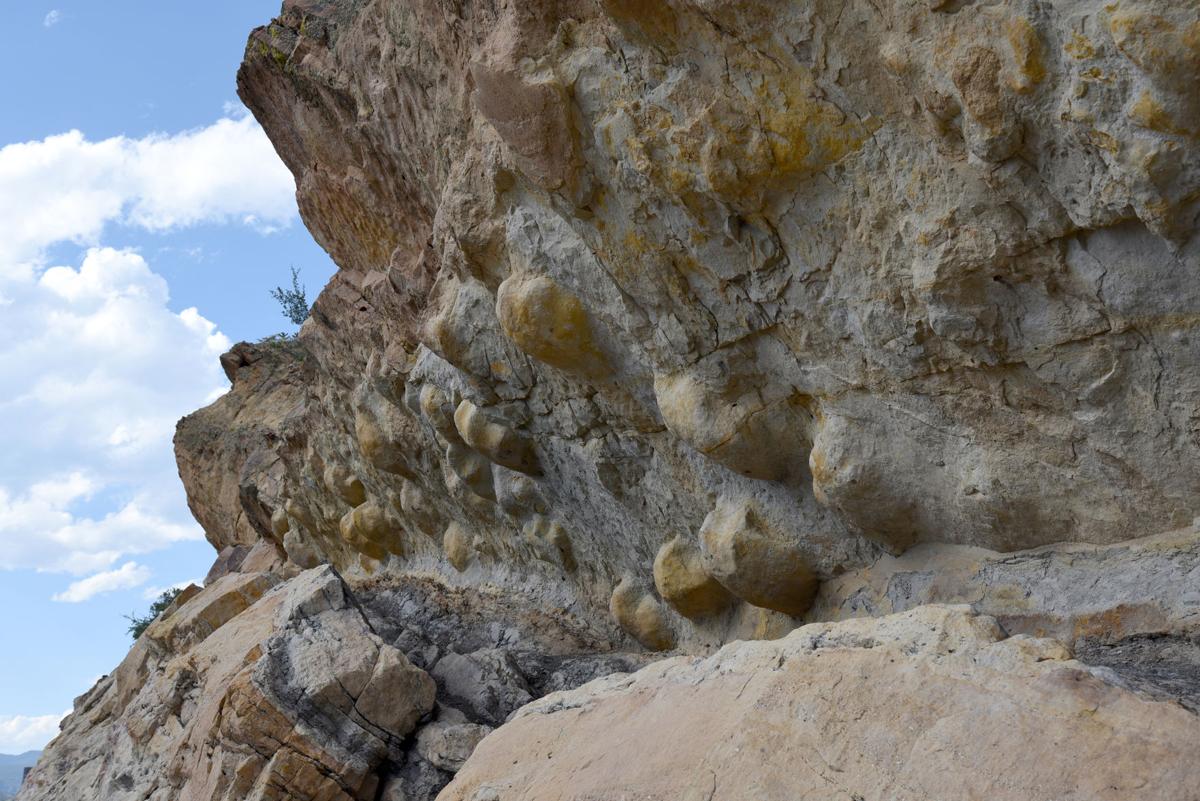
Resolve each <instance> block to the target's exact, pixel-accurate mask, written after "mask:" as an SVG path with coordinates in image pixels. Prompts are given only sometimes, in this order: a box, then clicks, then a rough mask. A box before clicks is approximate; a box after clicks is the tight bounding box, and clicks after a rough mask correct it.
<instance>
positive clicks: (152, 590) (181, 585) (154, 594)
mask: <svg viewBox="0 0 1200 801" xmlns="http://www.w3.org/2000/svg"><path fill="white" fill-rule="evenodd" d="M203 583H204V579H200V578H194V579H188V580H187V581H177V582H175V583H174V584H171V585H168V586H166V587H147V588H146V589H144V590H142V598H144V599H145V600H147V601H157V600H158V599H159V596H161V595H162V594H163V593H164V592H173V591H175V590H184V589H187V588H188V587H190V586H191V585H193V584H195V585H196V586H200V585H202V584H203Z"/></svg>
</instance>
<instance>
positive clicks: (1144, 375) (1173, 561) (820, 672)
mask: <svg viewBox="0 0 1200 801" xmlns="http://www.w3.org/2000/svg"><path fill="white" fill-rule="evenodd" d="M238 87H239V92H240V94H241V96H242V98H243V100H244V101H245V102H246V104H247V105H248V106H249V107H250V108H251V110H252V111H253V112H254V114H255V115H256V116H257V118H258V119H259V120H260V121H261V123H262V125H263V126H264V128H265V129H266V131H267V133H268V135H269V136H270V137H271V139H272V141H273V142H274V143H275V146H276V148H277V150H278V151H279V154H280V156H281V157H282V158H283V159H284V161H285V162H286V163H287V165H288V166H289V168H290V169H291V170H292V172H293V173H294V175H295V177H296V183H297V197H298V199H299V204H300V209H301V213H302V215H303V218H304V221H305V223H306V224H307V225H308V227H309V229H310V230H311V231H312V233H313V235H314V236H315V237H316V238H317V240H318V242H320V243H321V245H322V246H323V247H325V248H326V249H327V250H328V251H329V253H330V254H331V255H332V256H333V258H334V260H335V261H336V262H337V264H338V266H339V268H340V269H339V272H338V273H337V275H336V276H335V277H334V278H333V279H332V281H331V282H330V284H329V286H328V287H326V288H325V290H324V291H323V292H322V293H321V295H320V297H319V298H318V299H317V301H316V303H315V305H314V307H313V310H312V315H311V318H310V319H309V321H308V322H306V323H305V325H304V326H303V328H302V330H301V332H300V335H299V337H298V338H297V340H296V341H294V342H284V343H259V344H258V345H251V344H242V345H238V346H237V347H235V348H234V349H233V350H232V351H231V352H230V353H228V354H226V356H225V357H223V359H222V363H223V365H224V367H225V370H226V372H227V373H228V375H229V377H230V379H231V381H232V383H233V388H232V390H231V391H230V393H229V394H227V395H226V396H225V397H223V398H221V399H220V400H218V401H217V402H216V403H215V404H213V405H212V406H210V407H208V408H206V409H203V410H201V411H199V412H196V413H195V414H193V415H191V416H189V417H187V418H185V419H184V420H183V421H181V423H180V425H179V429H178V433H177V436H176V452H177V455H178V460H179V468H180V474H181V477H182V478H183V481H184V484H185V486H186V488H187V491H188V498H189V502H190V505H191V508H192V510H193V512H194V513H195V515H196V518H197V519H198V520H199V521H200V522H201V524H202V525H203V526H204V529H205V531H206V533H207V536H208V538H209V541H210V542H211V543H212V544H213V546H214V548H215V549H216V550H217V551H218V552H219V556H218V560H217V563H216V565H215V566H214V569H213V573H212V574H211V575H210V579H209V580H208V581H207V582H206V584H205V587H204V588H202V589H201V588H195V589H194V590H192V591H189V592H188V593H187V594H186V595H185V596H184V597H183V598H182V599H181V602H180V603H179V604H178V605H177V608H175V609H173V610H169V611H168V612H167V613H166V614H165V615H164V617H163V619H161V620H160V621H159V622H158V623H156V624H155V625H154V626H153V627H152V628H151V629H150V630H149V631H148V632H147V634H146V635H145V636H144V637H143V638H142V639H141V640H140V641H139V642H138V643H137V645H135V647H134V649H133V651H131V653H130V655H129V657H128V658H127V659H126V661H125V662H124V663H123V664H122V665H121V667H120V668H118V670H117V671H116V672H115V673H114V674H113V675H112V676H111V677H108V678H106V679H104V680H102V681H101V682H100V684H98V685H97V687H96V688H95V689H93V690H92V691H91V692H90V693H88V694H87V695H86V696H84V697H82V698H81V699H79V701H78V702H77V704H76V710H75V713H74V714H73V715H72V716H71V717H70V718H69V719H68V720H67V722H66V723H65V728H64V734H63V736H62V737H60V738H59V739H58V740H56V741H55V743H54V744H53V746H52V747H51V748H50V749H49V750H48V752H47V754H46V755H45V756H44V757H43V759H42V762H41V764H40V766H39V768H38V770H37V771H35V773H34V774H33V775H32V776H31V781H30V783H29V784H28V785H27V787H26V788H25V790H24V791H23V793H22V795H21V796H20V798H21V800H22V801H50V799H55V800H57V799H63V800H64V801H66V800H67V799H71V800H72V801H75V800H76V799H87V798H105V799H110V798H111V799H134V798H137V799H142V800H143V801H160V799H161V800H163V801H165V799H176V798H179V799H186V800H187V801H192V800H194V801H216V799H229V800H230V801H232V799H243V798H253V799H293V798H295V799H330V800H333V799H355V800H356V801H365V800H366V799H380V798H382V799H385V800H388V799H390V800H391V801H396V800H397V799H406V800H407V801H417V799H432V798H434V797H435V796H437V795H438V793H439V792H440V791H442V788H443V787H444V786H445V785H446V784H447V783H448V782H450V780H451V778H452V777H453V776H454V775H455V774H456V773H457V774H458V778H457V779H455V780H454V781H453V783H452V784H450V786H449V787H448V788H447V789H446V790H445V791H444V794H443V795H442V796H441V797H442V798H445V799H449V800H450V801H457V799H464V801H466V800H467V799H469V800H470V801H515V800H516V799H580V800H582V799H602V798H615V797H628V798H646V799H652V798H688V799H692V798H696V799H710V800H711V799H715V798H723V799H747V798H762V799H769V798H780V799H782V798H795V797H802V796H805V794H806V793H807V794H809V795H812V796H813V797H821V798H827V797H828V798H843V797H844V798H852V799H860V800H861V801H873V799H876V798H911V799H939V801H942V800H943V799H951V798H964V799H966V798H975V797H983V796H987V797H995V798H1012V799H1022V798H1035V797H1037V798H1040V797H1047V798H1048V797H1056V798H1059V797H1061V798H1080V799H1083V798H1089V799H1091V798H1113V799H1117V798H1129V797H1132V795H1137V794H1140V795H1141V796H1144V797H1154V798H1164V799H1167V798H1179V799H1185V798H1188V797H1189V795H1188V793H1190V792H1193V791H1194V787H1195V783H1196V779H1197V777H1196V776H1195V775H1194V770H1195V763H1196V759H1195V758H1196V756H1197V755H1200V754H1198V753H1197V751H1196V746H1195V745H1194V744H1195V743H1196V742H1200V715H1198V710H1200V531H1198V530H1197V528H1196V527H1195V525H1194V524H1193V519H1194V518H1195V516H1196V515H1197V513H1200V372H1198V371H1197V370H1196V365H1197V364H1200V332H1198V331H1197V326H1198V323H1200V238H1198V237H1197V236H1196V232H1197V227H1198V226H1197V221H1198V219H1200V144H1198V141H1200V6H1197V4H1196V3H1194V2H1186V3H1179V2H1168V0H1119V2H1096V1H1095V0H1007V1H1006V2H1000V1H999V0H997V1H996V2H982V1H981V0H980V1H974V2H973V1H972V0H851V1H849V2H847V1H846V0H828V1H823V0H809V1H807V2H797V3H788V4H784V3H778V2H768V0H737V1H736V2H728V0H723V1H722V2H715V1H714V0H531V1H530V2H515V0H454V1H452V0H287V1H286V2H285V3H284V5H283V9H282V12H281V15H280V16H279V17H278V18H277V19H276V20H274V21H273V22H272V23H271V24H269V25H268V26H266V27H264V28H260V29H258V30H256V31H254V32H253V33H252V34H251V37H250V41H249V43H248V46H247V50H246V56H245V61H244V63H243V65H242V68H241V71H240V72H239V75H238ZM805 624H808V625H805ZM789 632H791V633H790V634H789ZM778 638H783V639H781V640H779V642H770V643H741V644H731V645H726V644H727V643H732V642H733V641H735V640H775V639H778ZM722 646H725V647H724V648H723V649H722ZM718 649H721V650H718ZM662 651H674V652H677V654H682V656H676V657H675V658H673V659H671V660H668V661H665V662H660V663H656V664H653V665H650V666H649V667H646V666H647V665H649V663H650V662H651V661H652V660H653V659H654V658H656V657H654V656H652V654H653V653H654V652H662ZM714 653H715V655H713V654H714ZM702 657H708V658H707V660H703V659H702ZM639 668H644V670H642V672H639V673H636V674H635V675H634V676H633V677H628V676H626V675H625V674H627V673H629V672H630V671H634V670H637V669H639ZM609 674H621V675H620V676H609ZM606 676H608V677H607V678H603V677H606ZM592 679H599V683H593V684H590V685H588V686H587V687H585V688H583V689H575V688H577V687H579V685H581V684H584V683H585V682H588V681H590V680H592ZM843 679H844V681H843ZM748 688H752V691H751V690H750V689H748ZM563 693H565V694H563ZM548 694H550V695H549V697H547V698H546V699H545V700H543V701H539V702H537V703H536V704H534V705H533V706H527V705H528V704H530V703H531V702H533V701H535V700H536V699H538V698H541V697H543V696H547V695H548ZM522 707H524V709H523V711H522V712H520V713H519V714H517V715H516V716H515V717H512V716H513V713H514V712H516V710H518V709H521V708H522ZM506 721H508V722H506ZM497 727H499V728H498V730H497V731H496V732H495V733H494V734H490V735H489V732H491V731H492V729H495V728H497ZM981 732H988V734H986V736H982V735H981ZM485 736H486V739H484V738H485ZM481 739H483V744H482V745H480V746H479V749H478V751H476V752H475V756H471V755H472V752H473V751H475V747H476V744H477V743H479V742H480V740H481ZM664 744H667V745H665V746H664ZM1114 753H1118V754H1119V758H1115V757H1114V756H1113V754H1114ZM1039 759H1042V760H1044V761H1042V762H1040V763H1039ZM1035 763H1039V764H1035ZM464 764H465V767H464ZM697 764H700V765H708V766H709V767H710V770H709V771H708V772H705V771H700V772H698V773H697V772H695V770H694V768H695V766H696V765H697ZM1189 771H1192V773H1189ZM710 774H711V777H710ZM947 776H952V777H955V778H954V779H953V780H951V779H947ZM963 776H970V777H971V779H970V781H963V780H962V777H963ZM1135 788H1136V789H1135Z"/></svg>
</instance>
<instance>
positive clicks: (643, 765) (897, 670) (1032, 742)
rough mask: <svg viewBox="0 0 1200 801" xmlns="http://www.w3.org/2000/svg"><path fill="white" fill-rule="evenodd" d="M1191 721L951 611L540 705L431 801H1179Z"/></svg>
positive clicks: (842, 626)
mask: <svg viewBox="0 0 1200 801" xmlns="http://www.w3.org/2000/svg"><path fill="white" fill-rule="evenodd" d="M1198 742H1200V717H1197V716H1196V715H1195V714H1192V713H1191V712H1188V711H1186V710H1185V709H1183V708H1182V707H1179V706H1177V705H1175V704H1172V703H1164V702H1160V701H1156V700H1153V699H1151V698H1148V697H1145V696H1142V695H1139V694H1138V693H1136V692H1133V691H1130V690H1129V689H1126V688H1125V687H1123V686H1122V685H1121V683H1120V682H1119V681H1115V680H1114V677H1113V676H1112V674H1111V673H1110V672H1108V671H1106V670H1103V669H1095V668H1089V667H1088V666H1087V665H1084V664H1082V663H1080V662H1077V661H1075V660H1073V659H1071V658H1070V653H1069V652H1068V651H1067V650H1066V649H1065V648H1063V647H1062V645H1060V644H1059V643H1057V642H1055V641H1053V640H1045V639H1035V638H1031V637H1028V636H1025V635H1020V636H1016V637H1011V638H1008V639H1003V635H1002V633H1001V629H1000V627H999V625H998V624H997V623H996V622H995V621H994V620H992V619H990V618H987V617H977V616H974V615H973V614H971V613H970V612H969V611H968V610H966V609H965V608H964V607H939V606H926V607H921V608H919V609H916V610H913V611H911V612H906V613H903V614H900V615H895V616H892V617H884V618H877V619H871V620H854V621H848V622H842V623H834V624H813V625H810V626H805V627H804V628H801V629H799V630H797V631H795V632H793V633H792V634H790V635H789V636H788V637H786V638H784V639H783V640H779V641H775V642H769V643H737V644H734V645H730V646H727V647H725V648H724V649H722V650H721V651H720V652H718V653H717V654H716V655H714V656H712V657H710V658H708V659H703V660H697V659H692V658H688V657H677V658H675V659H669V660H665V661H663V662H658V663H655V664H654V665H652V666H650V667H648V668H645V669H644V670H642V671H639V672H638V673H636V674H634V675H632V676H620V677H615V676H614V677H610V678H607V679H601V680H600V681H597V682H594V683H592V684H589V685H587V686H585V687H582V688H580V689H578V690H574V691H571V692H566V693H556V694H555V695H552V696H549V697H547V698H544V699H542V700H540V701H537V702H535V703H533V704H530V705H529V706H527V707H525V708H524V709H522V710H521V711H520V712H519V713H517V715H516V716H515V717H514V718H513V720H511V721H510V722H509V723H508V724H507V725H505V726H504V727H502V728H501V729H499V730H497V731H496V732H495V733H493V734H491V735H490V736H489V737H487V738H486V739H485V740H484V741H483V742H482V743H481V744H480V745H479V747H478V748H477V749H476V751H475V753H474V755H473V756H472V757H471V759H470V760H469V761H468V762H467V764H466V766H465V767H464V768H463V770H461V771H460V772H459V773H458V775H457V776H456V777H455V780H454V781H453V782H452V783H451V785H450V786H449V787H448V788H446V790H445V791H444V792H443V793H442V794H441V795H440V796H439V799H440V801H488V800H489V799H503V800H504V801H568V800H570V801H582V800H583V799H601V798H605V799H609V798H637V799H646V801H657V800H659V799H661V800H662V801H666V800H667V799H685V800H686V801H691V799H712V801H725V800H727V801H751V800H752V801H759V800H760V799H761V800H763V801H766V800H767V799H777V800H778V801H791V800H792V799H796V798H839V799H840V798H846V799H875V798H879V799H883V798H886V799H895V801H910V800H911V801H927V800H928V799H938V801H957V800H958V799H963V800H964V801H965V800H966V799H975V798H987V799H992V800H994V801H1029V799H1034V798H1054V799H1062V801H1127V799H1130V798H1154V799H1162V801H1185V799H1191V798H1194V797H1195V791H1196V786H1197V782H1200V762H1197V760H1196V755H1197V747H1198V746H1197V743H1198Z"/></svg>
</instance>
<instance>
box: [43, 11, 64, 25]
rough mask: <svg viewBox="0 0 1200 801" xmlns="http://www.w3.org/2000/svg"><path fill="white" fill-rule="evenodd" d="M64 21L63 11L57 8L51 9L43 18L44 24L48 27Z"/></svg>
mask: <svg viewBox="0 0 1200 801" xmlns="http://www.w3.org/2000/svg"><path fill="white" fill-rule="evenodd" d="M61 21H62V12H61V11H59V10H58V9H57V8H55V9H51V10H50V11H49V12H48V13H47V14H46V16H45V17H43V18H42V25H44V26H45V27H47V28H53V27H54V26H55V25H57V24H58V23H59V22H61Z"/></svg>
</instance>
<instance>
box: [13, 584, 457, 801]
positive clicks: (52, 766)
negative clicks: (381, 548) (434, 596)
mask: <svg viewBox="0 0 1200 801" xmlns="http://www.w3.org/2000/svg"><path fill="white" fill-rule="evenodd" d="M434 692H435V688H434V682H433V679H432V678H430V677H429V675H428V674H426V673H425V672H424V671H422V670H420V669H418V668H416V667H414V666H413V665H411V664H410V663H409V661H408V660H407V659H406V658H405V656H404V655H403V654H402V653H400V652H399V651H398V650H396V649H395V648H393V647H391V646H390V645H387V644H385V643H383V642H382V641H381V640H379V638H378V637H376V636H375V635H374V634H373V633H372V632H371V629H370V627H369V625H368V623H367V621H366V620H365V619H364V618H363V616H362V613H361V612H360V611H359V610H358V609H357V608H356V607H355V606H354V605H353V602H352V600H351V599H350V597H349V595H348V592H347V590H346V588H345V587H344V585H343V584H342V581H341V579H340V578H338V577H337V575H336V574H335V573H334V572H333V571H332V570H331V569H330V568H328V567H325V568H318V569H316V570H313V571H309V572H306V573H303V574H301V575H299V576H298V577H296V578H295V579H293V580H291V581H289V582H287V583H285V584H282V585H280V584H279V583H278V580H277V579H273V578H272V577H270V576H267V575H261V574H232V575H229V576H226V577H225V578H222V579H219V580H217V581H216V582H214V583H213V584H212V585H211V586H209V587H207V588H205V589H204V590H203V591H202V592H200V593H198V594H197V595H196V596H195V597H193V598H192V599H191V600H189V601H187V602H186V603H185V604H183V605H182V606H181V607H179V608H178V609H176V610H175V611H174V612H173V613H171V614H170V615H169V616H167V617H165V618H164V619H160V620H159V621H157V622H156V623H154V624H152V626H151V627H150V629H149V630H148V631H147V633H146V635H145V636H143V637H142V638H141V639H140V640H138V642H137V644H136V645H135V646H134V648H133V650H132V651H130V653H129V656H128V657H127V658H126V659H125V661H124V662H123V663H122V664H121V666H120V667H118V668H117V670H116V671H115V672H114V673H113V675H111V676H108V677H106V678H104V679H102V680H101V681H100V682H99V683H98V684H97V685H96V686H95V687H94V688H93V689H92V690H91V691H90V692H88V693H87V694H86V695H84V696H82V697H81V698H79V699H78V701H77V702H76V706H75V711H74V714H73V715H72V716H71V717H70V718H69V719H68V720H67V722H66V723H65V724H64V729H63V733H62V734H61V735H60V736H59V738H58V739H57V740H56V741H55V742H54V743H53V744H52V745H51V746H50V748H48V749H47V758H45V759H43V760H42V761H41V762H40V763H39V765H38V768H37V770H35V771H34V773H33V774H32V775H31V776H30V777H29V780H28V781H27V782H26V785H25V788H24V789H23V790H22V792H21V795H20V796H19V797H20V798H42V799H63V800H64V801H66V799H71V801H80V799H85V798H95V799H100V798H103V799H113V801H121V800H122V799H135V798H136V799H140V800H142V801H150V800H152V799H163V800H164V801H165V799H171V800H172V801H176V799H206V800H207V799H227V800H228V801H234V799H292V798H322V799H329V800H330V801H334V799H355V800H356V801H357V799H369V798H373V797H374V793H375V790H376V787H377V785H378V782H379V778H378V771H379V768H380V766H381V765H382V764H383V762H384V761H385V760H386V759H387V758H388V755H389V752H390V751H392V750H395V749H397V748H398V747H399V745H400V743H401V742H403V740H404V738H405V737H406V735H408V734H409V733H410V732H411V731H412V730H413V729H414V728H415V727H416V724H417V721H418V720H419V719H420V718H421V717H423V716H424V715H425V714H426V713H427V712H429V711H430V709H432V707H433V702H434Z"/></svg>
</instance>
